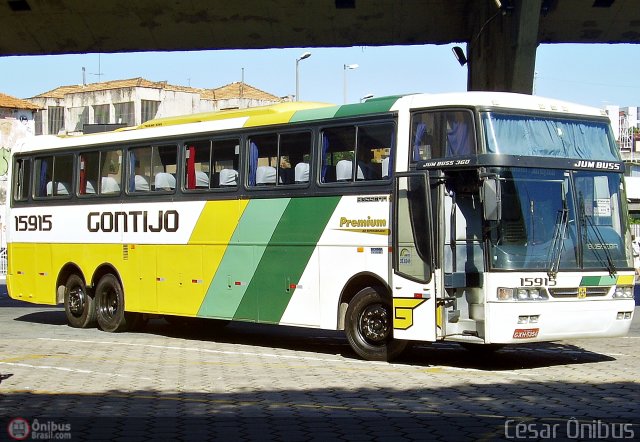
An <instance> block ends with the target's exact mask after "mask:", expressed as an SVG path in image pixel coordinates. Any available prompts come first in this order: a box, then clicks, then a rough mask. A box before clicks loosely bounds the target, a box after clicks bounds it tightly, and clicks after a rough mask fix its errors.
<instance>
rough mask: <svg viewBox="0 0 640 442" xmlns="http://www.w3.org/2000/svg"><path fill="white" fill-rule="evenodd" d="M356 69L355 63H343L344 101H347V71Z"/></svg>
mask: <svg viewBox="0 0 640 442" xmlns="http://www.w3.org/2000/svg"><path fill="white" fill-rule="evenodd" d="M353 69H358V65H357V64H345V65H344V102H345V103H346V102H347V71H349V70H353Z"/></svg>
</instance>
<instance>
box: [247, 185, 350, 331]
mask: <svg viewBox="0 0 640 442" xmlns="http://www.w3.org/2000/svg"><path fill="white" fill-rule="evenodd" d="M339 201H340V197H316V198H293V199H291V201H290V202H289V205H288V206H287V209H286V210H285V212H284V213H283V214H282V218H281V219H280V222H279V223H278V226H277V227H276V229H275V231H274V232H273V236H272V238H271V241H270V243H269V245H268V246H267V249H266V250H265V252H264V254H263V255H262V259H261V260H260V264H259V265H258V268H257V269H256V272H255V275H254V277H253V279H252V280H251V283H250V284H249V288H248V289H247V292H246V293H245V296H244V298H243V299H242V302H241V303H240V306H239V307H238V310H237V311H236V314H235V318H236V319H242V318H249V317H251V316H252V315H256V314H257V319H258V320H259V321H260V322H270V323H278V322H280V319H281V318H282V315H283V314H284V311H285V309H286V308H287V305H288V304H289V301H290V300H291V297H292V296H293V292H294V291H295V289H294V288H291V287H292V285H296V284H297V283H298V282H299V280H300V277H301V276H302V273H303V272H304V269H305V268H306V267H307V264H308V262H309V258H310V257H311V255H312V253H313V251H314V250H315V248H316V246H317V243H318V240H319V239H320V236H321V235H322V232H324V230H325V228H326V225H327V223H328V221H329V219H330V218H331V215H332V214H333V212H334V211H335V209H336V207H337V205H338V202H339Z"/></svg>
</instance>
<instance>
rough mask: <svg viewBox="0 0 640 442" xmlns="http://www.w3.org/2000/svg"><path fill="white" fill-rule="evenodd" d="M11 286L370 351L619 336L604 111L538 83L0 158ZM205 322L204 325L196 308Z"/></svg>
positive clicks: (85, 314) (626, 254)
mask: <svg viewBox="0 0 640 442" xmlns="http://www.w3.org/2000/svg"><path fill="white" fill-rule="evenodd" d="M12 154H13V155H12V161H11V163H12V164H11V171H10V177H9V179H10V183H11V192H10V207H9V209H8V218H7V219H8V225H9V228H8V238H7V243H8V256H9V260H8V276H7V280H8V290H9V294H10V296H11V297H12V298H13V299H18V300H23V301H28V302H33V303H42V304H63V305H64V310H65V313H66V317H67V319H68V322H69V324H70V325H71V326H73V327H80V328H84V327H93V326H96V325H97V327H99V328H100V329H102V330H104V331H106V332H120V331H124V330H127V329H135V328H137V327H139V326H140V325H142V324H143V323H144V321H145V319H147V318H150V317H155V316H166V317H167V318H168V319H171V318H173V319H175V318H208V319H210V320H211V321H210V323H211V324H212V327H213V324H214V323H215V322H216V320H217V321H218V323H220V322H223V323H226V322H229V321H248V322H256V323H265V324H279V325H288V326H297V327H307V328H320V329H328V330H343V331H344V333H345V335H346V338H347V340H348V342H349V344H350V346H351V347H352V348H353V351H354V352H355V353H356V354H357V355H358V356H360V357H362V358H364V359H368V360H391V359H393V358H396V357H398V356H399V355H400V354H401V353H402V351H403V350H404V349H405V348H406V346H407V345H408V343H410V342H411V341H421V342H435V341H449V342H457V343H460V344H462V345H463V346H465V347H467V348H469V349H478V350H482V349H487V350H490V349H496V348H498V347H500V346H504V345H509V344H521V343H533V342H544V341H554V340H560V339H568V338H571V339H573V338H593V337H615V336H622V335H625V334H626V333H627V332H628V330H629V327H630V324H631V320H632V317H633V313H634V300H633V283H634V268H633V260H632V247H631V236H630V231H629V225H628V220H627V205H626V204H627V200H626V197H625V189H624V179H623V177H624V175H623V174H624V164H623V162H622V161H621V158H620V155H619V152H618V148H617V146H616V142H615V139H614V137H613V133H612V130H611V128H610V125H609V120H608V118H607V116H606V115H605V114H604V113H603V112H601V111H600V110H598V109H594V108H590V107H585V106H581V105H576V104H570V103H565V102H560V101H556V100H552V99H547V98H542V97H538V96H528V95H519V94H510V93H489V92H465V93H451V94H412V95H405V96H393V97H381V98H373V99H369V100H367V101H366V102H363V103H356V104H347V105H341V106H335V105H329V104H322V103H302V102H295V103H280V104H276V105H273V106H267V107H260V108H250V109H242V110H227V111H220V112H213V113H207V114H194V115H187V116H183V117H171V118H159V119H156V120H152V121H148V122H146V123H144V124H142V125H140V126H138V127H135V128H131V129H128V130H118V131H114V132H110V133H103V134H91V135H83V136H66V137H65V136H39V137H33V138H31V139H29V140H27V141H26V142H25V143H24V144H23V145H21V146H19V147H17V148H15V149H14V150H13V152H12ZM202 322H204V323H205V324H206V323H209V321H202Z"/></svg>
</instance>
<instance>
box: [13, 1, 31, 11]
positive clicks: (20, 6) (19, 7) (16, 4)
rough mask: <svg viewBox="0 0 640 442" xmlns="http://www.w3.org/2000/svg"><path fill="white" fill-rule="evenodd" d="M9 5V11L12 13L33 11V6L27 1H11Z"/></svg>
mask: <svg viewBox="0 0 640 442" xmlns="http://www.w3.org/2000/svg"><path fill="white" fill-rule="evenodd" d="M7 3H9V9H11V10H12V11H15V12H19V11H31V6H29V3H27V0H9V1H8V2H7Z"/></svg>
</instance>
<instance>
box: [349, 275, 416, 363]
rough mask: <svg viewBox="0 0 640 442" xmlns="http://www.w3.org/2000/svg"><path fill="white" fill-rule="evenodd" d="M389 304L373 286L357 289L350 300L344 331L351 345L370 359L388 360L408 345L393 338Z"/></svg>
mask: <svg viewBox="0 0 640 442" xmlns="http://www.w3.org/2000/svg"><path fill="white" fill-rule="evenodd" d="M391 310H392V308H391V303H390V302H389V300H388V299H387V298H385V297H384V296H382V295H381V294H380V290H377V289H376V288H374V287H366V288H364V289H362V290H360V291H359V292H358V293H357V294H356V296H355V297H354V298H353V299H352V300H351V302H349V307H347V313H346V317H345V333H346V335H347V340H348V341H349V344H350V345H351V348H353V350H354V351H355V352H356V353H357V354H358V355H359V356H360V357H362V358H363V359H366V360H369V361H390V360H393V359H395V358H396V357H398V356H399V355H400V354H401V353H402V352H403V350H404V349H405V348H406V346H407V342H406V341H399V340H396V339H393V323H392V317H393V315H392V311H391Z"/></svg>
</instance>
